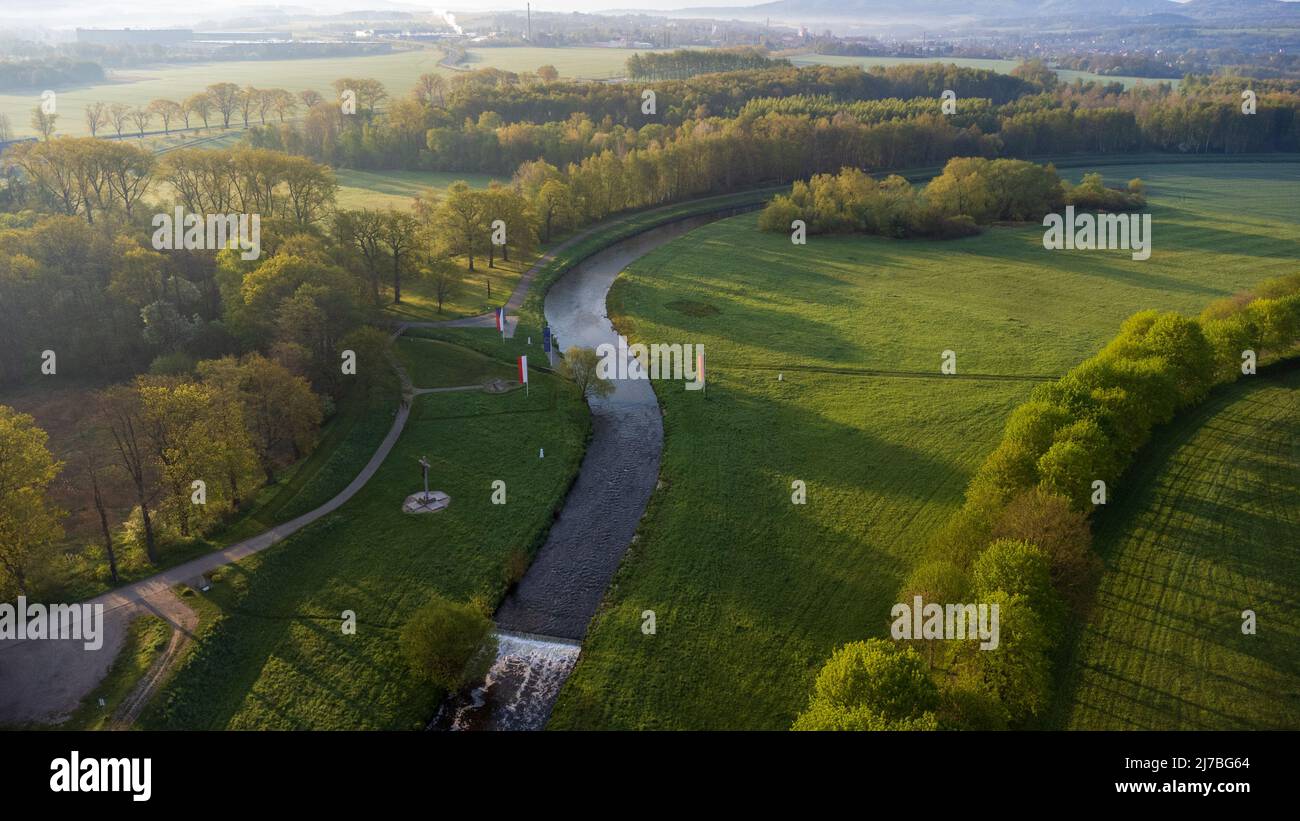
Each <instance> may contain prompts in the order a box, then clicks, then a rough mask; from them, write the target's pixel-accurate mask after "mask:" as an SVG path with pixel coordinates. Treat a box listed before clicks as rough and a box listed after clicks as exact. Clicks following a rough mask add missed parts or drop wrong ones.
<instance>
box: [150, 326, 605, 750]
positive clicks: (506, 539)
mask: <svg viewBox="0 0 1300 821" xmlns="http://www.w3.org/2000/svg"><path fill="white" fill-rule="evenodd" d="M481 332H482V333H484V334H491V333H492V332H491V331H490V330H482V331H481ZM413 344H429V345H435V344H437V343H425V342H416V343H413ZM460 353H462V354H463V352H460ZM586 426H587V412H586V407H585V405H583V404H582V403H581V402H580V400H579V399H578V397H577V395H576V391H575V390H574V389H573V388H572V387H571V386H570V385H568V383H565V382H562V381H560V380H558V379H557V378H555V377H551V376H546V375H544V374H542V373H540V372H539V373H534V374H533V379H532V391H531V396H526V395H525V394H524V392H522V391H515V392H512V393H508V394H503V395H488V394H483V393H449V394H431V395H425V396H421V397H418V398H416V400H415V403H414V406H413V411H412V416H411V419H410V421H409V422H408V423H407V426H406V429H405V431H404V432H403V434H402V437H401V439H399V440H398V443H397V445H396V447H395V448H394V449H393V452H392V453H391V454H390V455H389V457H388V459H387V460H386V461H385V462H384V464H383V466H382V468H381V469H380V471H379V473H378V474H376V475H375V477H374V478H373V479H372V480H371V481H370V482H369V483H368V484H367V485H366V486H365V487H364V488H363V489H362V490H361V491H360V492H359V493H358V494H357V495H356V496H355V497H354V498H353V499H351V500H350V501H349V502H348V503H347V504H346V505H344V506H343V507H342V508H340V509H339V510H338V511H337V512H336V513H334V514H332V515H330V516H328V517H326V518H325V519H322V520H321V521H319V522H316V523H315V524H313V525H312V526H310V527H309V528H307V529H305V530H303V531H301V532H299V533H298V534H295V535H294V536H293V537H291V538H289V539H287V540H285V541H284V542H283V543H281V544H279V545H277V546H275V547H274V548H271V549H270V550H267V551H266V552H263V553H259V554H257V555H255V556H252V557H250V558H248V559H246V560H244V561H241V562H239V563H238V564H234V565H229V566H227V567H225V568H223V569H222V570H220V571H218V572H217V573H216V574H215V578H216V583H215V584H214V585H213V588H212V590H211V592H210V593H209V594H207V599H208V600H209V601H210V602H212V603H213V604H215V606H216V607H218V608H219V609H220V611H221V615H220V616H219V617H218V618H216V619H214V620H212V621H211V622H210V623H209V624H208V625H207V626H205V628H204V630H203V632H202V634H201V635H200V641H199V643H198V645H197V647H196V649H195V651H194V652H193V653H192V654H191V655H190V656H189V657H188V658H187V660H186V662H185V663H184V664H183V665H182V666H181V668H180V669H179V670H178V671H177V673H176V674H175V676H174V677H173V678H172V680H171V681H170V682H169V684H168V686H167V687H166V688H165V689H164V690H163V691H162V692H161V693H160V694H159V697H158V698H156V699H155V700H154V701H153V703H152V705H151V708H150V710H149V711H148V712H146V714H145V716H144V717H143V718H142V721H141V724H142V726H144V727H147V728H211V729H216V728H231V729H251V728H276V729H290V728H310V729H418V728H421V727H422V726H423V723H424V722H425V721H427V720H428V719H429V718H431V717H432V714H433V710H434V707H435V706H436V704H437V699H438V698H439V694H438V693H437V692H435V690H434V688H433V687H432V686H431V685H427V684H422V683H420V682H418V681H416V680H415V679H414V678H413V677H412V676H411V674H410V673H409V671H408V668H407V666H406V663H405V661H404V659H403V658H402V656H401V653H400V650H399V648H398V645H397V635H398V631H399V629H400V627H401V624H402V622H403V620H404V619H405V618H406V617H407V616H408V615H409V614H410V613H411V611H412V610H414V609H415V608H416V607H418V606H419V605H420V604H421V603H423V602H424V601H425V599H426V598H427V597H428V596H429V595H430V594H431V593H433V592H435V591H436V592H440V593H442V594H444V595H447V596H450V597H452V598H455V599H458V600H462V601H464V600H468V599H470V598H471V597H475V596H480V597H483V598H484V599H485V600H486V601H487V602H488V603H489V604H492V603H494V602H495V601H496V600H497V599H498V598H499V597H500V595H501V594H502V592H503V591H504V589H505V574H506V567H507V565H508V564H509V563H510V561H511V554H512V553H514V552H515V551H520V550H530V549H533V548H535V546H536V544H538V543H539V539H540V538H541V536H542V535H543V533H544V531H545V528H546V527H547V526H548V525H549V523H550V521H551V512H552V510H553V509H554V508H555V506H556V505H557V504H558V503H559V501H560V499H561V498H562V496H563V494H564V492H565V491H566V490H567V488H568V485H569V480H570V478H571V476H572V475H573V473H574V471H575V470H576V469H577V465H578V461H579V459H580V458H581V455H582V444H583V441H584V437H585V432H586ZM539 447H545V449H546V458H545V459H538V458H537V452H538V448H539ZM421 456H427V457H428V458H429V461H430V462H431V463H432V468H431V470H430V471H429V483H430V487H431V488H433V489H438V490H443V491H445V492H446V493H448V494H449V495H450V496H451V499H452V502H451V505H450V507H448V508H447V509H446V510H444V511H441V512H439V513H436V514H429V515H421V516H408V515H404V514H403V513H401V505H402V501H403V499H405V498H406V496H407V495H408V494H411V493H414V492H416V491H418V490H420V470H419V466H418V465H417V460H418V459H419V458H420V457H421ZM496 479H501V480H504V481H505V482H506V483H507V500H508V501H507V504H506V505H502V506H498V505H493V504H491V502H490V494H491V483H492V482H493V481H494V480H496ZM345 610H352V611H354V612H355V614H356V618H357V623H358V627H357V633H356V635H351V636H349V635H344V634H343V633H342V631H341V629H340V624H341V622H340V618H341V614H342V613H343V611H345Z"/></svg>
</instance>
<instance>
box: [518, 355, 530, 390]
mask: <svg viewBox="0 0 1300 821" xmlns="http://www.w3.org/2000/svg"><path fill="white" fill-rule="evenodd" d="M519 381H520V382H523V383H524V384H525V385H527V384H528V357H526V356H521V357H519Z"/></svg>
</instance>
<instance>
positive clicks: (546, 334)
mask: <svg viewBox="0 0 1300 821" xmlns="http://www.w3.org/2000/svg"><path fill="white" fill-rule="evenodd" d="M542 350H543V351H545V352H546V353H550V352H551V326H550V325H543V326H542Z"/></svg>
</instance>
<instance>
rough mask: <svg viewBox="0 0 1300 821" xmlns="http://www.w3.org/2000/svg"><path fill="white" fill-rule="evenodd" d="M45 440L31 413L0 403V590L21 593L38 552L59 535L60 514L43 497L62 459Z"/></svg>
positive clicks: (23, 591) (60, 526) (38, 556)
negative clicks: (7, 588) (7, 589)
mask: <svg viewBox="0 0 1300 821" xmlns="http://www.w3.org/2000/svg"><path fill="white" fill-rule="evenodd" d="M48 440H49V437H48V436H47V435H46V433H45V431H43V430H41V428H39V427H37V425H36V420H35V419H34V418H33V417H31V416H29V415H27V414H25V413H18V412H17V411H15V410H14V409H13V408H11V407H8V406H5V405H0V571H2V572H3V577H2V578H3V581H4V582H5V584H4V585H3V587H0V590H3V589H4V588H5V587H12V588H13V589H15V590H17V591H18V593H19V594H21V595H26V594H27V592H28V574H29V573H30V571H31V569H32V567H33V565H34V564H35V563H36V562H37V561H38V560H39V559H40V558H41V551H42V550H45V549H48V548H49V547H51V546H52V545H54V544H55V543H56V542H57V541H58V539H60V538H61V537H62V535H63V528H62V525H61V524H60V520H61V519H62V517H63V515H64V513H63V511H61V510H59V509H58V508H56V507H54V506H53V505H52V504H51V503H50V501H49V499H48V498H46V492H47V491H48V489H49V486H50V483H51V482H53V481H54V478H55V477H56V476H58V475H59V471H60V470H62V469H63V463H62V462H58V461H55V459H54V457H53V456H52V455H51V454H50V451H49V448H48V447H47V446H46V443H47V442H48ZM5 598H7V595H6V596H5Z"/></svg>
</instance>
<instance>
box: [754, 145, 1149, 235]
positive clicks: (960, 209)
mask: <svg viewBox="0 0 1300 821" xmlns="http://www.w3.org/2000/svg"><path fill="white" fill-rule="evenodd" d="M1145 204H1146V198H1145V195H1144V194H1143V185H1142V182H1141V180H1137V179H1134V180H1130V181H1129V184H1128V188H1127V190H1125V191H1119V190H1115V189H1111V188H1107V187H1106V186H1105V185H1104V184H1103V183H1102V179H1101V176H1100V175H1098V174H1088V175H1085V176H1084V178H1083V181H1082V182H1081V183H1080V184H1079V185H1071V184H1070V183H1069V182H1067V181H1065V180H1062V179H1061V178H1060V177H1059V176H1058V175H1057V173H1056V168H1055V167H1054V166H1052V165H1050V164H1049V165H1037V164H1035V163H1032V162H1029V161H1027V160H988V159H984V158H982V157H954V158H953V159H951V160H949V161H948V163H947V165H945V166H944V169H943V173H941V174H939V175H938V176H936V177H934V178H933V179H932V180H930V182H929V183H928V184H927V185H926V186H925V188H924V189H917V188H916V187H914V186H913V185H912V184H911V183H910V182H908V181H907V180H906V179H904V178H902V177H900V176H897V175H891V176H889V177H887V178H885V179H884V180H882V181H879V182H877V181H876V180H875V178H873V177H872V176H871V175H869V174H867V173H866V172H864V171H862V170H860V169H857V168H844V169H842V170H841V171H840V173H839V174H834V175H832V174H815V175H813V177H812V178H811V179H810V180H808V181H807V182H804V181H802V180H800V181H796V182H795V183H794V185H793V187H792V188H791V192H790V194H789V195H788V196H787V195H783V194H782V195H777V196H776V197H774V198H773V199H772V201H771V202H769V203H768V204H767V206H766V207H765V208H764V209H763V211H762V213H760V214H759V218H758V227H759V230H762V231H769V232H776V233H789V232H790V231H792V230H793V228H794V225H793V223H794V221H795V220H802V221H803V222H804V227H805V229H806V231H807V233H809V234H839V233H860V234H878V235H880V236H886V237H895V238H904V237H929V238H932V239H949V238H954V237H964V236H970V235H971V234H974V233H978V232H979V229H980V227H981V226H985V225H990V224H992V223H994V222H1000V221H1011V222H1025V221H1037V220H1039V219H1041V218H1042V217H1043V216H1044V215H1045V214H1049V213H1052V212H1054V211H1057V210H1059V209H1060V208H1062V207H1063V206H1066V205H1074V206H1077V207H1080V208H1084V209H1098V208H1104V209H1106V210H1108V211H1129V210H1135V209H1137V208H1141V207H1142V206H1143V205H1145Z"/></svg>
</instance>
